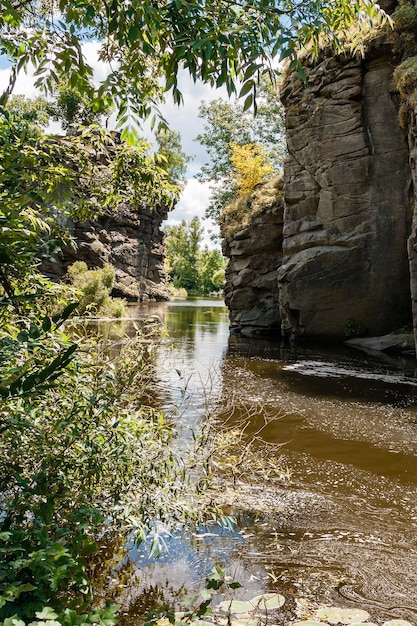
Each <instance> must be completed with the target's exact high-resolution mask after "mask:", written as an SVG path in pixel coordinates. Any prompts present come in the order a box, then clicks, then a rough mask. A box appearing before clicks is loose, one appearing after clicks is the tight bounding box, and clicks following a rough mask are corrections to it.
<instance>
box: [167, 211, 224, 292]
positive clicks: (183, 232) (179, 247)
mask: <svg viewBox="0 0 417 626" xmlns="http://www.w3.org/2000/svg"><path fill="white" fill-rule="evenodd" d="M165 234H166V238H165V246H166V260H167V271H168V276H169V278H170V280H171V281H172V283H173V285H174V287H176V288H177V289H181V288H182V289H185V290H186V291H187V292H188V293H203V294H208V293H211V292H213V291H219V290H220V289H221V288H222V286H223V283H224V268H225V265H226V262H225V259H224V258H223V256H222V254H221V253H220V251H219V250H208V249H207V248H204V249H202V247H201V241H202V235H203V228H202V226H201V222H200V220H199V219H198V217H193V219H192V220H191V221H189V222H186V221H185V220H182V222H181V224H178V225H175V226H167V227H166V228H165Z"/></svg>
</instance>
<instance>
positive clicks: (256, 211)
mask: <svg viewBox="0 0 417 626" xmlns="http://www.w3.org/2000/svg"><path fill="white" fill-rule="evenodd" d="M236 205H237V206H235V207H232V209H234V211H233V210H232V211H229V212H226V213H225V215H224V218H223V223H222V225H221V231H222V237H223V254H224V255H225V256H226V257H228V258H229V263H228V266H227V269H226V287H225V290H224V299H225V303H226V306H227V307H228V308H229V315H230V325H231V331H232V332H241V333H242V334H244V335H256V334H262V333H265V332H268V333H271V332H275V333H277V332H278V333H279V332H280V328H281V314H280V310H279V292H278V284H277V271H278V269H279V267H280V265H281V257H282V223H283V197H282V182H281V181H277V180H271V181H269V182H267V183H265V184H263V185H258V186H257V187H256V188H255V191H254V193H253V195H252V197H251V199H250V200H249V201H248V202H247V203H245V202H243V204H242V203H239V201H238V202H237V203H236Z"/></svg>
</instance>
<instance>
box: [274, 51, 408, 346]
mask: <svg viewBox="0 0 417 626" xmlns="http://www.w3.org/2000/svg"><path fill="white" fill-rule="evenodd" d="M393 69H394V68H393V57H392V55H390V53H389V50H387V49H386V47H385V46H381V47H380V48H374V49H373V51H372V53H368V55H367V56H366V58H365V59H352V58H350V57H348V56H347V57H338V58H334V57H331V56H329V57H327V58H324V59H322V60H321V61H320V62H319V63H317V64H316V65H315V66H314V67H311V68H309V69H308V83H307V85H306V86H304V85H303V84H302V83H301V82H300V80H299V79H298V78H296V77H295V76H290V77H289V78H288V80H287V82H286V85H285V88H284V89H283V92H282V100H283V103H284V106H285V108H286V127H287V144H288V150H289V157H288V159H287V162H286V163H285V181H284V196H285V205H286V206H285V215H284V236H283V262H282V266H281V268H280V271H279V274H278V282H279V288H280V307H281V313H282V316H283V325H282V328H283V332H284V333H289V334H293V335H300V334H305V335H307V336H309V337H321V338H344V337H347V336H351V335H355V334H360V335H379V334H384V333H386V332H388V331H390V330H392V329H395V328H397V327H398V326H399V325H401V324H402V323H404V319H406V315H407V311H408V309H409V303H410V289H409V273H408V259H407V248H406V240H407V237H408V235H409V233H410V225H411V215H412V206H411V202H410V169H409V166H408V147H407V141H406V136H405V133H404V132H403V131H402V129H401V128H400V124H399V120H398V92H397V89H396V86H395V83H394V80H393Z"/></svg>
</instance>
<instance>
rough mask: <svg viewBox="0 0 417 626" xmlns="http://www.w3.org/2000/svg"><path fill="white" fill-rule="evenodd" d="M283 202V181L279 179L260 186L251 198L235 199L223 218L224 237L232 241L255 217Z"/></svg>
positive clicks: (224, 211) (223, 214) (222, 229)
mask: <svg viewBox="0 0 417 626" xmlns="http://www.w3.org/2000/svg"><path fill="white" fill-rule="evenodd" d="M283 202H284V199H283V195H282V179H280V178H278V177H276V178H275V177H274V178H271V179H270V180H268V181H267V182H265V183H263V184H262V185H258V186H257V187H256V189H254V191H253V192H252V195H251V197H249V198H248V197H243V196H240V197H237V198H234V199H233V200H232V201H231V202H229V204H228V205H227V206H226V207H225V209H224V210H223V213H222V216H221V231H222V235H223V237H225V238H226V239H230V238H231V237H233V235H234V234H235V233H237V232H238V231H239V230H242V229H243V228H247V227H248V226H249V225H250V224H251V222H252V221H253V220H254V218H255V217H257V216H258V215H261V214H262V213H263V212H264V211H267V210H272V209H273V208H274V207H276V206H279V205H281V204H282V203H283Z"/></svg>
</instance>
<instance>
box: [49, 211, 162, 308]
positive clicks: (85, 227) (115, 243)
mask: <svg viewBox="0 0 417 626" xmlns="http://www.w3.org/2000/svg"><path fill="white" fill-rule="evenodd" d="M167 214H168V208H166V207H162V206H159V207H155V208H152V209H151V208H149V207H147V206H142V207H132V206H129V205H127V204H121V205H119V206H118V208H117V210H115V211H113V212H111V213H109V214H107V215H103V216H102V217H100V218H98V219H97V220H95V221H87V222H77V223H75V224H72V225H70V226H69V230H70V233H71V234H72V235H73V237H74V239H75V242H76V248H72V247H69V246H67V247H65V248H63V250H62V253H61V254H59V255H57V256H56V257H55V258H54V259H53V260H51V261H49V262H48V263H45V264H44V266H43V271H44V273H45V274H47V275H48V276H50V277H51V278H61V277H62V276H64V275H65V273H66V271H67V267H68V265H71V264H72V263H74V261H85V263H86V264H87V266H88V267H89V268H94V267H102V266H103V265H104V264H105V263H110V264H111V265H113V266H114V269H115V283H114V287H113V291H112V295H114V296H120V297H123V298H126V299H127V300H129V301H133V302H138V301H144V300H169V292H168V289H167V286H166V275H165V268H164V258H165V247H164V243H163V233H162V231H161V228H160V226H161V223H162V222H163V220H165V219H166V218H167Z"/></svg>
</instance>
